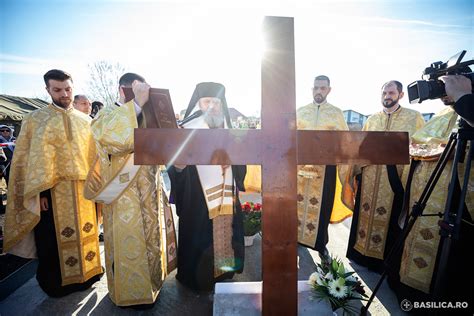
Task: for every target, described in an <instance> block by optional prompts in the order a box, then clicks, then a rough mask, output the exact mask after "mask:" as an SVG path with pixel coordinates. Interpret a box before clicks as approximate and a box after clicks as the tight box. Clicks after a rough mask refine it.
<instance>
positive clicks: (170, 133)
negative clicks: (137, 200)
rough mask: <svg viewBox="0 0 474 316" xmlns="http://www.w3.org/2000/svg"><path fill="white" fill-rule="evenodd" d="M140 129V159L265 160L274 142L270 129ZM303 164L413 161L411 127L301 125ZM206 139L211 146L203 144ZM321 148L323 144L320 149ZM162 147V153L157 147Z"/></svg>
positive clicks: (137, 146) (209, 162) (217, 162)
mask: <svg viewBox="0 0 474 316" xmlns="http://www.w3.org/2000/svg"><path fill="white" fill-rule="evenodd" d="M195 131H197V130H191V129H159V128H147V129H136V130H135V154H136V155H135V156H136V158H135V163H136V164H139V165H157V164H160V165H167V164H185V165H262V164H264V163H265V161H264V160H265V156H266V155H265V152H266V151H269V150H271V148H270V147H271V146H272V144H270V143H269V142H265V140H266V139H267V137H266V135H265V132H264V130H253V129H249V130H240V129H231V130H229V129H213V130H210V129H202V130H199V133H196V132H195ZM296 135H297V144H298V145H297V162H298V164H299V165H308V164H311V165H335V164H371V165H377V164H384V165H395V164H408V163H409V155H408V133H406V132H349V131H306V130H305V131H301V130H300V131H297V132H296ZM202 144H206V150H202ZM316 148H320V150H316ZM158 152H159V153H160V155H159V156H157V155H156V153H158Z"/></svg>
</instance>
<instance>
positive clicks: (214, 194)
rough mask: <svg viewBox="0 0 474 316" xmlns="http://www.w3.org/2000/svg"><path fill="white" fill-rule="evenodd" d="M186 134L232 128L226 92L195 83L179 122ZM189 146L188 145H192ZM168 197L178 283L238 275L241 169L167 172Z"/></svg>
mask: <svg viewBox="0 0 474 316" xmlns="http://www.w3.org/2000/svg"><path fill="white" fill-rule="evenodd" d="M193 110H198V111H199V110H200V111H202V113H203V114H202V115H200V116H197V117H196V118H195V119H192V120H188V121H187V122H186V123H185V124H183V127H184V128H231V127H232V126H231V121H230V116H229V110H228V108H227V101H226V99H225V87H224V86H223V85H222V84H219V83H214V82H203V83H199V84H198V85H197V86H196V89H195V90H194V93H193V96H192V97H191V100H190V102H189V105H188V108H187V110H186V114H185V117H184V120H183V121H186V119H187V118H188V117H190V116H191V115H192V114H193ZM190 141H191V142H192V139H191V140H190ZM168 173H169V175H170V179H171V194H172V196H173V199H174V201H175V203H176V211H177V215H178V216H179V238H178V242H179V245H178V273H177V275H176V278H177V279H178V280H179V281H180V282H181V283H183V284H184V285H186V286H188V287H190V288H192V289H194V290H212V289H213V286H214V283H215V282H218V281H220V280H223V279H227V278H232V277H233V275H234V273H241V272H242V270H243V263H244V238H243V221H242V220H243V218H242V216H243V215H242V210H241V205H240V202H239V199H238V192H239V190H240V191H244V190H245V189H244V185H243V182H244V178H245V173H246V167H245V166H232V167H231V168H229V166H178V165H176V166H171V167H170V168H169V170H168Z"/></svg>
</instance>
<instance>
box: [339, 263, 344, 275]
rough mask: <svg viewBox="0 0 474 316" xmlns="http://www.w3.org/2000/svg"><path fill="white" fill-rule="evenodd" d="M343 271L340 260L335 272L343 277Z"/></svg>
mask: <svg viewBox="0 0 474 316" xmlns="http://www.w3.org/2000/svg"><path fill="white" fill-rule="evenodd" d="M344 273H345V270H344V264H343V263H342V262H341V263H340V264H339V268H338V269H337V274H338V275H340V276H342V277H344Z"/></svg>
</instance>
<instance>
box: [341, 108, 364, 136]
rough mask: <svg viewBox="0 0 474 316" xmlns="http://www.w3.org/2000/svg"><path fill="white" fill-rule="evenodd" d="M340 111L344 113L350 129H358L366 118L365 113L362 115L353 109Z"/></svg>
mask: <svg viewBox="0 0 474 316" xmlns="http://www.w3.org/2000/svg"><path fill="white" fill-rule="evenodd" d="M342 113H344V119H345V120H346V123H347V125H348V126H349V129H350V130H359V131H360V130H361V129H362V126H364V124H365V122H366V121H367V118H368V116H367V115H364V114H362V113H359V112H357V111H354V110H345V111H343V112H342Z"/></svg>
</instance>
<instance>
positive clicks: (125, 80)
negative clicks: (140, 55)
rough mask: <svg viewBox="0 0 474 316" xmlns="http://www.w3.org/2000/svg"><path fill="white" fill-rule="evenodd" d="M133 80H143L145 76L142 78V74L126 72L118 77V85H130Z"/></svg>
mask: <svg viewBox="0 0 474 316" xmlns="http://www.w3.org/2000/svg"><path fill="white" fill-rule="evenodd" d="M135 80H138V81H140V82H145V78H143V77H142V76H140V75H137V74H135V73H133V72H127V73H126V74H124V75H123V76H122V77H120V79H119V86H126V87H127V86H131V85H132V83H133V82H134V81H135Z"/></svg>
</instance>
